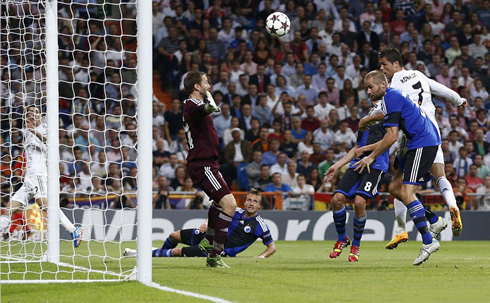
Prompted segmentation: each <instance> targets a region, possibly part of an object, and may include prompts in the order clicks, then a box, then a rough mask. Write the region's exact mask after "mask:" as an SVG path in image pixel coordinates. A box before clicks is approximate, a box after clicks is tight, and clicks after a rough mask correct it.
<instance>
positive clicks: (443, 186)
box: [434, 164, 463, 237]
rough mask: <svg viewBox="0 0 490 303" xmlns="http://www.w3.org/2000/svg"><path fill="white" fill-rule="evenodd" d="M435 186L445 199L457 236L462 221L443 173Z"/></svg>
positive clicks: (454, 233) (459, 233)
mask: <svg viewBox="0 0 490 303" xmlns="http://www.w3.org/2000/svg"><path fill="white" fill-rule="evenodd" d="M434 165H437V164H434ZM442 169H443V168H442ZM443 171H444V170H443ZM437 187H439V191H440V192H441V195H442V197H443V198H444V201H446V204H447V206H448V207H449V211H450V214H451V221H452V230H453V235H455V236H456V237H457V236H459V235H461V232H462V231H463V221H461V214H460V212H459V208H458V204H457V203H456V197H455V196H454V191H453V188H452V186H451V183H449V181H448V180H447V179H446V176H444V175H443V176H441V177H439V178H437Z"/></svg>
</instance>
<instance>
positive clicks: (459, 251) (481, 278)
mask: <svg viewBox="0 0 490 303" xmlns="http://www.w3.org/2000/svg"><path fill="white" fill-rule="evenodd" d="M161 244H162V243H156V242H155V243H154V245H161ZM333 244H334V242H333V241H326V242H313V241H297V242H285V241H279V242H277V252H276V254H275V255H273V256H272V257H271V258H269V259H254V258H252V257H253V256H254V255H257V254H259V253H260V252H262V251H263V249H264V246H262V245H261V244H259V243H256V244H255V245H253V246H252V247H251V248H250V249H249V250H247V251H245V252H244V253H243V254H241V255H240V256H239V257H237V258H226V259H225V261H226V262H227V264H228V265H230V266H231V269H211V268H206V267H205V265H204V263H205V260H204V258H187V259H185V258H154V259H153V280H154V282H156V283H159V284H160V285H163V286H168V287H171V288H174V289H179V290H186V291H191V292H194V293H199V294H204V295H209V296H214V297H219V298H222V299H226V300H229V301H236V302H461V303H462V302H490V286H489V285H490V284H489V282H490V257H489V255H488V248H489V247H490V243H488V242H460V241H455V242H442V243H441V250H440V251H439V252H437V253H436V254H434V255H433V256H431V258H430V259H429V260H428V262H426V263H424V264H423V265H421V266H419V267H415V266H413V265H412V262H413V260H414V259H415V257H416V256H417V255H418V252H419V246H420V243H417V242H416V241H410V242H408V243H405V244H401V245H400V246H399V247H398V248H397V249H396V250H394V251H388V250H386V249H384V245H385V243H383V242H364V243H362V245H361V255H360V262H358V263H349V262H348V261H347V256H348V249H347V250H344V253H343V254H342V255H341V256H340V257H339V258H337V259H334V260H332V259H329V258H328V253H329V252H330V249H331V248H332V246H333ZM129 245H132V246H133V248H134V245H135V244H134V242H132V243H130V244H129ZM124 247H125V245H124V244H120V245H115V244H113V245H109V244H106V245H105V249H106V250H107V251H108V253H109V254H111V255H113V256H117V255H119V252H120V251H121V250H122V249H124ZM88 249H90V250H91V252H92V253H93V254H96V253H97V252H99V253H100V252H102V250H103V249H104V247H103V244H101V243H94V242H91V243H90V244H89V245H87V242H84V243H82V247H80V248H79V249H77V250H76V252H77V253H78V254H84V253H86V252H87V251H88ZM72 250H73V248H72V247H70V246H69V243H62V252H64V253H69V252H70V251H72ZM65 261H67V260H65ZM88 262H89V259H88V258H81V257H77V264H80V265H85V266H87V264H88ZM90 262H91V263H92V266H93V267H94V268H98V269H103V268H105V267H107V268H108V269H112V270H114V269H117V268H119V262H116V261H112V260H111V259H106V260H105V261H104V260H102V259H100V258H90ZM134 265H135V260H134V259H124V260H123V262H122V263H121V268H122V269H123V270H130V269H131V268H132V267H133V266H134ZM17 266H19V265H17ZM23 266H24V265H22V267H17V268H15V267H14V266H13V265H11V270H14V269H15V270H19V271H20V270H23V269H24V267H23ZM35 266H36V265H35V264H32V265H29V270H31V271H35V270H38V268H36V267H35ZM37 266H38V265H37ZM38 267H39V266H38ZM43 268H44V269H45V270H48V271H49V270H53V269H52V268H51V269H50V268H49V265H43ZM7 270H8V268H7V266H6V265H5V264H2V270H1V272H2V279H5V277H6V275H5V273H6V271H7ZM53 276H54V274H52V273H48V274H46V275H44V276H43V278H46V279H47V278H53ZM71 276H74V277H75V278H86V274H72V273H64V274H60V275H59V277H60V278H62V277H65V278H66V277H71ZM30 277H31V278H34V277H37V278H39V275H34V274H32V276H30ZM91 278H100V275H97V274H94V275H91ZM217 285H219V286H218V287H217V288H215V287H216V286H217ZM198 301H202V300H198V299H196V298H190V297H186V296H183V295H178V294H174V293H168V292H164V291H161V290H158V289H155V288H150V287H146V286H144V285H142V284H140V283H138V282H117V283H83V284H47V285H44V284H42V285H40V284H14V285H11V284H3V285H1V302H77V303H79V302H91V303H94V302H198Z"/></svg>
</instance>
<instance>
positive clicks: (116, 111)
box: [0, 0, 490, 210]
mask: <svg viewBox="0 0 490 303" xmlns="http://www.w3.org/2000/svg"><path fill="white" fill-rule="evenodd" d="M140 1H141V0H140ZM72 2H73V3H72ZM115 2H119V1H115ZM120 2H121V3H114V4H111V3H110V2H109V1H105V2H104V3H103V2H102V1H99V0H78V1H68V0H65V1H59V4H58V9H59V11H58V16H59V23H58V28H59V41H58V44H59V47H60V51H59V56H58V57H59V80H60V84H59V92H60V127H61V130H60V134H59V138H60V153H61V162H60V173H61V175H62V178H61V180H60V181H61V188H60V190H62V192H63V193H79V194H80V193H84V194H86V195H88V194H91V195H93V194H99V195H105V194H106V193H107V192H109V193H119V196H120V197H125V198H124V199H122V198H121V200H124V201H121V203H120V205H119V204H117V203H114V204H113V206H114V205H116V206H114V207H131V204H133V202H132V200H131V197H130V195H131V194H132V193H134V191H135V190H136V188H137V182H136V176H137V173H138V171H137V167H136V159H137V133H136V129H137V119H136V112H137V106H138V102H153V156H154V157H153V176H154V180H153V183H154V185H153V187H154V191H155V201H154V205H155V207H156V208H171V207H175V205H172V204H171V203H169V199H168V196H169V193H171V192H175V191H178V192H198V197H200V196H201V193H200V192H199V191H198V189H195V188H194V187H193V184H192V181H191V180H190V178H189V177H188V176H187V172H186V161H185V158H186V155H187V144H186V135H185V132H184V131H183V129H182V113H181V107H182V101H183V100H184V99H185V98H186V97H187V96H186V94H185V92H184V91H183V78H184V77H185V75H186V74H187V73H188V72H189V71H198V70H199V71H203V72H206V73H207V74H208V75H209V76H208V78H209V80H210V83H211V84H212V93H213V96H214V99H215V101H216V103H217V104H218V106H219V107H220V108H221V113H215V114H213V119H214V123H215V127H216V130H217V132H218V135H219V137H220V143H221V146H220V149H221V151H222V152H221V159H220V161H219V162H220V164H221V172H222V175H223V177H224V178H225V180H226V181H227V182H228V184H230V185H231V188H232V189H233V190H236V191H239V190H248V189H250V188H252V187H255V188H259V189H260V190H262V191H269V192H277V193H285V194H286V195H289V196H299V197H305V199H311V197H312V196H313V195H314V193H315V192H333V191H334V190H335V187H336V185H337V182H338V180H339V179H340V177H341V174H342V173H343V172H344V171H345V169H346V168H344V169H343V170H341V171H340V172H339V175H338V176H336V177H335V178H334V179H333V180H332V181H331V182H324V181H323V174H324V173H325V171H326V170H328V168H329V167H330V166H331V165H333V164H334V163H335V162H336V161H338V160H339V159H341V158H342V157H343V156H344V155H345V154H346V152H348V151H349V149H350V148H352V147H353V146H354V144H355V142H356V135H357V131H358V122H359V120H360V119H361V118H362V117H364V116H365V115H367V114H368V113H369V110H370V108H371V102H370V100H369V99H368V97H367V93H366V89H365V87H364V83H363V77H364V75H365V74H366V73H367V72H369V71H371V70H373V69H377V68H378V60H379V55H378V52H379V51H380V50H384V49H386V48H397V49H399V50H400V52H401V53H402V56H403V60H404V62H403V63H404V66H405V69H408V70H419V71H421V72H422V73H424V74H426V75H427V76H428V77H430V78H433V79H435V80H437V81H438V82H440V83H443V84H444V85H446V86H447V87H450V88H451V89H453V90H454V91H456V92H458V93H459V94H460V95H461V97H463V98H466V99H467V100H468V102H469V106H468V107H467V108H466V109H459V110H458V109H457V107H455V105H454V104H452V102H451V101H449V100H444V99H442V98H440V97H437V96H433V102H434V104H435V106H436V118H437V121H438V123H439V127H440V129H441V133H442V139H443V144H442V148H443V151H444V155H445V161H446V174H447V176H448V180H449V181H450V182H451V183H452V185H453V187H454V191H455V194H456V196H457V197H458V201H459V203H460V206H461V208H462V209H467V210H490V203H489V201H487V200H488V199H490V198H481V199H480V198H478V199H475V198H474V197H473V196H472V195H471V194H472V193H477V194H487V193H490V153H488V149H489V145H490V133H489V132H488V128H489V126H490V123H489V122H488V116H489V109H490V101H489V94H488V91H489V89H490V72H489V71H490V68H489V67H490V66H489V64H490V52H489V51H488V48H489V47H490V34H489V27H490V1H489V0H483V1H482V0H471V1H465V0H450V1H443V0H417V1H408V0H393V1H386V0H378V1H375V2H370V1H366V0H352V1H344V0H314V1H301V0H296V1H293V0H289V1H284V0H283V1H280V0H274V1H272V0H263V1H259V0H243V1H238V0H214V1H213V0H197V1H186V0H154V1H153V11H152V19H153V46H154V49H153V59H154V60H153V62H154V66H153V68H154V79H155V83H154V93H155V97H154V99H153V100H152V101H150V100H138V98H137V97H138V96H137V95H138V94H137V90H136V86H135V83H136V80H137V73H136V65H137V58H136V30H137V28H136V22H135V18H136V8H135V5H134V3H133V2H134V1H120ZM2 6H3V7H2V8H5V10H2V14H3V15H2V27H1V28H2V29H1V35H2V39H0V43H1V54H0V55H1V60H2V61H1V63H2V64H1V68H2V70H1V82H0V92H1V102H2V136H1V140H2V193H3V192H4V190H5V191H6V190H7V187H8V186H4V184H7V183H8V182H12V184H20V183H19V182H21V175H22V173H21V172H22V163H23V161H22V154H23V149H22V144H21V143H22V132H21V129H22V123H23V121H22V112H23V109H22V107H21V105H22V104H30V103H33V102H34V103H36V104H38V105H39V106H41V107H43V106H44V105H45V95H44V89H45V81H44V75H45V65H44V64H43V63H44V62H45V54H44V52H43V47H44V46H43V42H42V39H43V37H42V32H43V30H44V23H43V22H44V20H43V18H41V17H40V15H41V14H42V12H43V8H42V7H41V6H40V5H39V3H38V1H30V4H25V3H24V4H23V5H15V4H10V5H4V4H2ZM7 6H8V7H7ZM274 11H280V12H283V13H285V14H287V15H288V17H289V18H290V20H291V30H290V33H289V34H288V35H286V36H284V37H281V38H274V37H271V36H270V35H268V34H267V32H266V30H265V28H264V21H265V19H266V18H267V16H268V15H269V14H270V13H272V12H274ZM7 21H8V22H7ZM6 23H9V27H6V26H4V25H6ZM5 117H6V119H4V118H5ZM395 150H396V146H395V147H393V148H392V149H391V151H390V152H391V154H392V156H391V165H390V169H389V171H388V173H387V174H386V176H385V178H384V180H383V181H382V183H383V187H382V191H387V184H388V183H389V182H390V179H391V177H392V176H393V174H394V168H393V160H394V156H393V153H394V151H395ZM15 178H17V179H18V181H17V183H16V182H13V181H12V180H15ZM434 190H435V191H434ZM434 192H437V189H436V188H435V184H432V183H429V184H427V186H424V187H423V188H420V193H422V194H430V193H434ZM121 193H124V194H121ZM126 194H128V195H126ZM2 196H3V197H4V195H2ZM383 199H384V198H383ZM383 199H381V200H380V201H377V202H373V203H371V208H373V209H386V208H387V204H389V203H387V201H386V200H383ZM118 205H119V206H118ZM196 205H197V206H196ZM133 206H134V205H133ZM191 207H196V208H199V207H201V204H199V203H194V202H193V203H191Z"/></svg>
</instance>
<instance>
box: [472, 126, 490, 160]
mask: <svg viewBox="0 0 490 303" xmlns="http://www.w3.org/2000/svg"><path fill="white" fill-rule="evenodd" d="M484 138H485V135H484V134H483V130H482V129H481V128H480V129H477V130H476V131H475V141H474V142H473V147H474V150H475V152H476V153H477V154H480V155H482V156H484V155H485V154H486V153H487V151H488V148H489V147H490V143H488V142H485V141H483V139H484Z"/></svg>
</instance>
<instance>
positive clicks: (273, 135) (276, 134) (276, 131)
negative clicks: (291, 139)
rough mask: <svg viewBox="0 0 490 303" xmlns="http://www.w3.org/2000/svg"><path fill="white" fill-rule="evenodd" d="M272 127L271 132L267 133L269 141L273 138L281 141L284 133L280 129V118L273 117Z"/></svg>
mask: <svg viewBox="0 0 490 303" xmlns="http://www.w3.org/2000/svg"><path fill="white" fill-rule="evenodd" d="M272 129H273V132H272V133H270V134H269V137H268V139H269V141H270V140H272V139H273V138H277V139H278V140H279V142H282V140H283V138H284V133H283V130H282V120H281V119H280V118H275V119H274V121H273V122H272Z"/></svg>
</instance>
